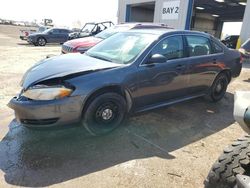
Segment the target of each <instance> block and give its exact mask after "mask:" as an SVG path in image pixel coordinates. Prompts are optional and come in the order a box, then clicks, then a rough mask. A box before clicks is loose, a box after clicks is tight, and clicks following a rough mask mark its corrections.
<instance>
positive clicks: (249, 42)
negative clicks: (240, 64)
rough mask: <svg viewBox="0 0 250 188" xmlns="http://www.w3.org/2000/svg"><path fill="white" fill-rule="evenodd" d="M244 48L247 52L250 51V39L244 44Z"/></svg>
mask: <svg viewBox="0 0 250 188" xmlns="http://www.w3.org/2000/svg"><path fill="white" fill-rule="evenodd" d="M242 48H244V49H245V50H246V51H250V39H248V40H247V41H246V42H245V43H244V44H242Z"/></svg>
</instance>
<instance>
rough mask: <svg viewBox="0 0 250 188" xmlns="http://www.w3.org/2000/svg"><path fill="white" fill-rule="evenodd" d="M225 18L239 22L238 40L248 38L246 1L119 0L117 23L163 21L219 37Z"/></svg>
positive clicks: (249, 24)
mask: <svg viewBox="0 0 250 188" xmlns="http://www.w3.org/2000/svg"><path fill="white" fill-rule="evenodd" d="M229 21H230V22H238V21H243V26H242V29H241V35H240V40H241V42H244V41H245V40H246V39H247V38H250V0H249V1H248V2H247V0H119V10H118V22H119V23H122V22H155V23H166V24H167V25H169V26H170V27H173V28H176V29H192V30H199V31H204V32H208V33H210V34H212V35H214V36H216V37H218V38H220V36H221V32H222V27H223V23H224V22H229Z"/></svg>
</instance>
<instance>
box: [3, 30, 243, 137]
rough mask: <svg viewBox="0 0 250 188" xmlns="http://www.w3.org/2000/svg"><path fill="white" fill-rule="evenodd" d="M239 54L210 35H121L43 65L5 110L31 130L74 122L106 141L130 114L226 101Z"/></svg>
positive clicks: (140, 32) (25, 80)
mask: <svg viewBox="0 0 250 188" xmlns="http://www.w3.org/2000/svg"><path fill="white" fill-rule="evenodd" d="M241 68H242V64H241V62H240V53H239V52H238V51H237V50H233V49H228V48H226V47H225V46H224V45H223V44H221V43H220V42H219V41H218V40H217V39H215V38H214V37H212V36H211V35H209V34H205V33H201V32H194V31H175V30H173V29H169V30H166V29H143V30H142V29H138V30H130V31H126V32H120V33H117V34H115V35H113V36H111V37H109V38H107V39H105V40H103V41H102V42H100V43H99V44H97V45H96V46H94V47H93V48H91V49H90V50H88V51H87V52H86V53H84V54H65V55H60V56H55V57H52V58H48V59H45V60H42V61H41V62H39V63H38V64H36V65H34V66H33V67H32V68H30V69H29V70H28V71H27V72H26V73H25V75H24V77H23V79H22V82H21V86H22V90H21V92H20V94H19V95H18V96H17V97H14V98H13V99H12V100H11V101H10V102H9V104H8V106H9V107H10V108H12V109H14V110H15V114H16V119H17V120H18V121H19V122H21V124H22V125H24V126H26V127H33V128H42V127H53V126H59V125H65V124H71V123H74V122H81V124H82V125H83V126H84V127H85V128H86V130H87V131H89V132H90V133H91V134H93V135H102V134H105V133H108V132H110V131H112V130H114V129H115V128H117V127H118V126H119V125H121V123H122V121H123V119H124V118H125V117H126V115H127V114H133V113H137V112H144V111H148V110H152V109H155V108H159V107H164V106H168V105H173V104H175V103H179V102H182V101H186V100H190V99H193V98H197V97H202V96H207V97H208V98H209V99H210V100H211V101H214V102H217V101H219V100H221V99H222V98H223V97H224V95H225V93H226V90H227V86H228V84H229V83H230V81H231V79H232V78H235V77H237V76H239V75H240V72H241Z"/></svg>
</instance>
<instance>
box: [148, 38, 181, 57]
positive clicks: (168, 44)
mask: <svg viewBox="0 0 250 188" xmlns="http://www.w3.org/2000/svg"><path fill="white" fill-rule="evenodd" d="M152 54H161V55H164V56H165V57H166V58H167V59H168V60H171V59H179V58H182V57H183V56H184V48H183V40H182V36H173V37H168V38H166V39H164V40H162V41H161V42H160V43H159V44H157V45H156V47H155V48H154V49H153V51H152Z"/></svg>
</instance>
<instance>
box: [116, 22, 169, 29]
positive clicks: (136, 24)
mask: <svg viewBox="0 0 250 188" xmlns="http://www.w3.org/2000/svg"><path fill="white" fill-rule="evenodd" d="M116 26H118V27H119V26H121V27H122V26H126V27H129V28H131V29H136V28H168V29H173V28H171V27H169V26H168V25H167V24H163V23H147V22H130V23H121V24H117V25H116Z"/></svg>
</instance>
